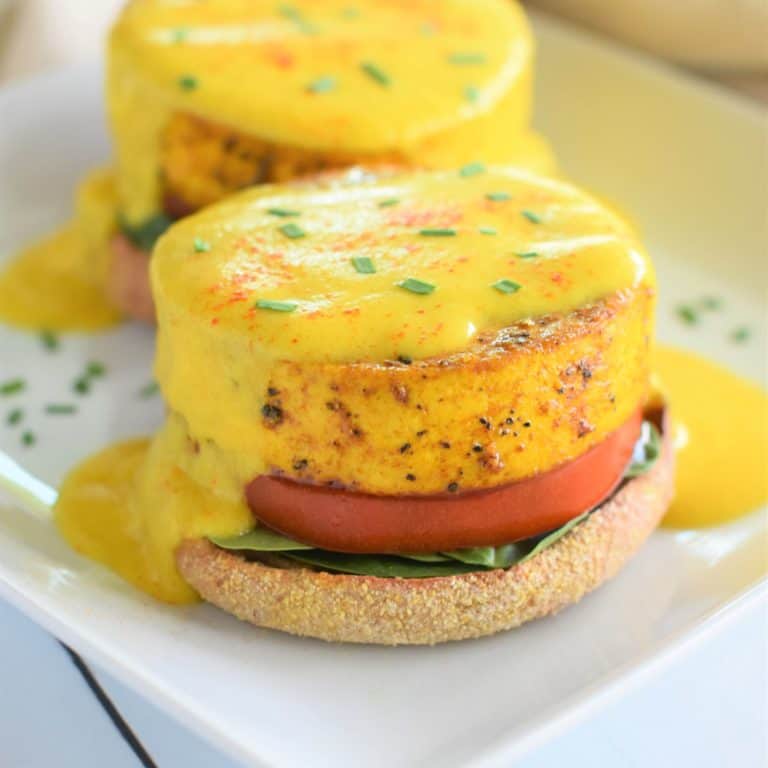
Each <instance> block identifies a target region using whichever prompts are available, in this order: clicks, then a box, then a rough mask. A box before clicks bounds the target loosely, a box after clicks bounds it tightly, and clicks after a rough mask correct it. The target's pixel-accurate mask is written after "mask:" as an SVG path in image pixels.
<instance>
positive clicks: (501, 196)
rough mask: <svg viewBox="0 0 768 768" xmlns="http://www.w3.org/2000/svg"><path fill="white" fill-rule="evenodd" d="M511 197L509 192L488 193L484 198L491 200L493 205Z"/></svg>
mask: <svg viewBox="0 0 768 768" xmlns="http://www.w3.org/2000/svg"><path fill="white" fill-rule="evenodd" d="M511 197H512V195H510V194H509V192H489V193H488V194H487V195H486V196H485V199H486V200H493V202H494V203H501V202H502V201H504V200H509V199H510V198H511Z"/></svg>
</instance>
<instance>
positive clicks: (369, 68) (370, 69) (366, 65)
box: [360, 61, 391, 87]
mask: <svg viewBox="0 0 768 768" xmlns="http://www.w3.org/2000/svg"><path fill="white" fill-rule="evenodd" d="M360 69H361V70H362V71H363V72H365V74H366V75H368V77H370V78H371V80H375V81H376V82H377V83H378V84H379V85H383V86H385V87H386V86H388V85H389V84H390V82H391V81H390V79H389V75H388V74H387V73H386V72H385V71H384V70H383V69H380V68H379V67H377V66H376V65H375V64H374V63H373V62H372V61H361V62H360Z"/></svg>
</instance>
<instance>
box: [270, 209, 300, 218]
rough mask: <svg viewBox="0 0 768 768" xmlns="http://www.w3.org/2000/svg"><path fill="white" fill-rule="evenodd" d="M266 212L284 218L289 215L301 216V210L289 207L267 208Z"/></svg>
mask: <svg viewBox="0 0 768 768" xmlns="http://www.w3.org/2000/svg"><path fill="white" fill-rule="evenodd" d="M267 213H270V214H272V216H280V217H281V218H284V219H285V218H288V217H290V216H301V211H293V210H291V209H290V208H267Z"/></svg>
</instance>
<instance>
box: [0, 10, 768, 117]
mask: <svg viewBox="0 0 768 768" xmlns="http://www.w3.org/2000/svg"><path fill="white" fill-rule="evenodd" d="M122 3H123V0H0V81H7V80H9V79H12V78H15V77H20V76H23V75H29V74H33V73H35V72H40V71H43V70H46V69H51V68H53V67H58V66H62V65H65V64H68V63H72V62H75V61H78V60H82V59H84V58H88V57H94V56H98V55H99V54H100V52H101V50H102V46H103V38H104V34H105V32H106V30H107V28H108V26H109V22H110V20H111V19H112V18H113V17H114V16H115V14H116V13H117V12H118V10H119V8H120V6H121V5H122ZM528 4H529V5H531V6H535V7H538V8H541V9H544V10H546V11H548V12H551V13H555V14H558V15H561V16H563V17H565V18H568V19H570V20H572V21H575V22H576V23H578V24H580V25H582V26H585V27H588V28H591V29H593V30H595V31H597V32H599V33H600V34H603V35H606V36H608V37H612V38H614V39H616V40H619V41H621V42H623V43H626V44H627V45H630V46H634V47H637V48H640V49H642V50H645V51H647V52H650V53H653V54H655V55H658V56H663V57H665V58H667V59H669V60H671V61H674V62H676V63H678V64H681V65H683V66H687V67H689V68H691V69H693V70H695V71H696V72H698V73H699V74H701V75H704V76H706V77H709V78H713V79H716V80H718V81H720V82H722V83H725V84H727V85H729V86H731V87H733V88H736V89H738V90H740V91H743V92H745V93H748V94H751V95H752V96H755V97H758V98H762V99H763V100H765V101H766V102H768V0H528Z"/></svg>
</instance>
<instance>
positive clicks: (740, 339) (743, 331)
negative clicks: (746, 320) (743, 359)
mask: <svg viewBox="0 0 768 768" xmlns="http://www.w3.org/2000/svg"><path fill="white" fill-rule="evenodd" d="M751 335H752V331H750V330H749V328H747V326H746V325H740V326H739V327H738V328H734V329H733V330H732V331H731V333H730V338H731V341H733V342H736V344H743V343H744V342H745V341H747V340H748V339H749V337H750V336H751Z"/></svg>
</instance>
